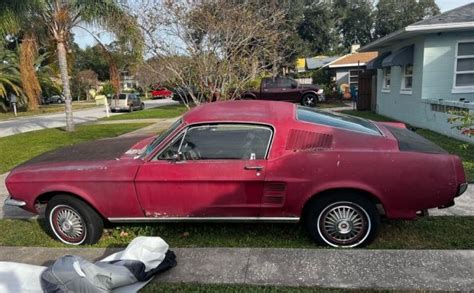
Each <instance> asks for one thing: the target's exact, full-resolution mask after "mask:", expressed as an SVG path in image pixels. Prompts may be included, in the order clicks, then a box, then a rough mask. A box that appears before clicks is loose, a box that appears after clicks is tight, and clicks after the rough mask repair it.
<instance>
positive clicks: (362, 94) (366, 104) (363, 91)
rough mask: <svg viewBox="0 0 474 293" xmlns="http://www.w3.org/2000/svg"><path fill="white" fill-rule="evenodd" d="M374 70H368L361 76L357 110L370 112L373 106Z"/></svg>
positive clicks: (361, 73)
mask: <svg viewBox="0 0 474 293" xmlns="http://www.w3.org/2000/svg"><path fill="white" fill-rule="evenodd" d="M373 75H374V71H373V70H366V71H364V72H360V74H359V96H358V97H357V110H358V111H364V110H370V109H371V104H372V76H373Z"/></svg>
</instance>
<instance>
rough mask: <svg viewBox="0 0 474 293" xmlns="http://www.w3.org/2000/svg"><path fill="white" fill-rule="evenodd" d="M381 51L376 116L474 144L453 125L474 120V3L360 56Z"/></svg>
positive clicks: (376, 62)
mask: <svg viewBox="0 0 474 293" xmlns="http://www.w3.org/2000/svg"><path fill="white" fill-rule="evenodd" d="M359 51H360V52H368V51H378V52H379V55H378V57H377V58H376V59H374V60H372V61H371V62H369V64H367V68H368V69H374V70H376V75H377V93H376V112H377V113H379V114H382V115H385V116H388V117H391V118H394V119H397V120H400V121H403V122H406V123H409V124H411V125H413V126H416V127H421V128H427V129H431V130H433V131H436V132H439V133H443V134H445V135H448V136H451V137H455V138H459V139H462V140H466V141H471V142H473V141H474V137H471V138H468V137H467V136H465V135H462V134H461V132H460V131H459V130H457V129H454V128H453V125H452V124H450V123H448V117H450V116H451V114H450V112H452V111H470V113H472V114H474V3H471V4H468V5H465V6H462V7H459V8H456V9H453V10H450V11H447V12H445V13H443V14H440V15H437V16H434V17H431V18H429V19H426V20H422V21H420V22H417V23H414V24H412V25H409V26H407V27H405V28H403V29H401V30H399V31H396V32H394V33H392V34H390V35H387V36H385V37H383V38H381V39H379V40H377V41H374V42H372V43H370V44H368V45H366V46H365V47H363V48H361V49H360V50H359Z"/></svg>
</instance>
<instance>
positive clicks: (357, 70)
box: [349, 69, 362, 88]
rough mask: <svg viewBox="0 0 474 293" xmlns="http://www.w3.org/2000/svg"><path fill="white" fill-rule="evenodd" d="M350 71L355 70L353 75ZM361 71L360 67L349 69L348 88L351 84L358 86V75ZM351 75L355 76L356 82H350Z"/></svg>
mask: <svg viewBox="0 0 474 293" xmlns="http://www.w3.org/2000/svg"><path fill="white" fill-rule="evenodd" d="M351 72H356V74H355V75H352V74H351ZM361 73H362V69H349V88H350V87H351V85H353V84H354V85H355V86H356V87H357V88H358V87H359V76H360V74H361ZM352 77H357V82H352V81H351V78H352Z"/></svg>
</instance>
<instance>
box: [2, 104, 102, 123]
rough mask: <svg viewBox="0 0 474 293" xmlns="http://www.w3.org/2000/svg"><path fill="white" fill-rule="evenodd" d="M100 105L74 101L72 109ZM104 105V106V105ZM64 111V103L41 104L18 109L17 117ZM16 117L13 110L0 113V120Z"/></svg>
mask: <svg viewBox="0 0 474 293" xmlns="http://www.w3.org/2000/svg"><path fill="white" fill-rule="evenodd" d="M95 107H98V106H97V105H96V104H95V102H72V109H73V111H76V110H84V109H89V108H95ZM102 107H104V106H102ZM60 112H64V104H50V105H40V106H39V107H38V109H37V110H30V111H25V110H18V113H17V114H18V116H17V117H27V116H35V115H41V114H52V113H60ZM14 118H16V117H15V115H14V114H13V112H8V113H0V120H8V119H14Z"/></svg>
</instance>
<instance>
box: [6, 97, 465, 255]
mask: <svg viewBox="0 0 474 293" xmlns="http://www.w3.org/2000/svg"><path fill="white" fill-rule="evenodd" d="M6 185H7V188H8V191H9V192H10V195H11V196H10V197H9V198H8V199H7V201H6V204H9V205H16V206H20V207H22V208H24V209H25V210H28V211H31V212H37V211H38V207H39V206H41V205H42V204H46V209H45V218H46V222H47V225H48V229H49V230H50V232H51V235H52V236H53V237H55V238H57V239H59V240H60V241H62V242H64V243H67V244H76V245H77V244H91V243H95V242H96V241H98V239H99V238H100V236H101V233H102V228H103V224H104V222H105V221H109V222H167V221H267V222H301V223H302V224H303V225H305V226H306V227H307V229H308V232H309V234H310V235H311V237H312V238H313V239H314V240H315V241H317V242H318V243H321V244H324V245H331V246H334V247H356V246H363V245H366V244H368V243H370V242H371V241H372V240H373V239H374V238H375V236H376V233H377V229H378V227H379V219H380V218H381V217H385V218H388V219H415V218H416V217H417V216H419V215H422V214H424V211H425V210H426V209H429V208H436V207H439V208H444V207H448V206H451V205H453V204H454V199H455V198H456V197H457V196H459V195H461V194H462V193H463V192H464V191H465V190H466V188H467V183H466V178H465V175H464V170H463V167H462V164H461V161H460V159H459V158H458V157H457V156H454V155H450V154H448V153H446V152H445V151H444V150H443V149H441V148H440V147H438V146H437V145H435V144H433V143H431V142H430V141H428V140H425V139H424V138H422V137H420V136H418V135H417V134H415V133H413V132H412V131H410V130H408V129H406V128H405V126H404V125H403V124H398V123H378V122H373V121H369V120H365V119H360V118H355V117H351V116H346V115H342V114H335V113H330V112H325V111H321V110H316V109H314V108H306V107H303V106H299V105H295V104H291V103H284V102H270V101H233V102H216V103H211V104H206V105H203V106H199V107H196V108H194V109H193V110H191V111H190V112H188V113H187V114H185V115H184V116H183V117H182V118H180V119H179V120H177V121H176V122H175V123H174V124H173V125H172V126H171V127H170V128H169V129H168V130H167V131H166V132H164V133H163V134H161V135H159V136H156V137H149V138H116V139H104V140H99V141H95V142H89V143H85V144H79V145H75V146H71V147H67V148H64V149H60V150H56V151H52V152H50V153H46V154H44V155H41V156H39V157H37V158H34V159H32V160H31V161H29V162H26V163H24V164H22V165H20V166H18V167H16V168H15V169H14V170H13V171H12V172H11V173H10V175H9V176H8V178H7V180H6Z"/></svg>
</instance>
